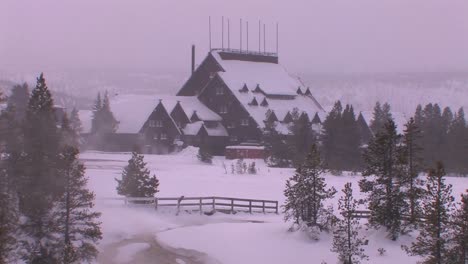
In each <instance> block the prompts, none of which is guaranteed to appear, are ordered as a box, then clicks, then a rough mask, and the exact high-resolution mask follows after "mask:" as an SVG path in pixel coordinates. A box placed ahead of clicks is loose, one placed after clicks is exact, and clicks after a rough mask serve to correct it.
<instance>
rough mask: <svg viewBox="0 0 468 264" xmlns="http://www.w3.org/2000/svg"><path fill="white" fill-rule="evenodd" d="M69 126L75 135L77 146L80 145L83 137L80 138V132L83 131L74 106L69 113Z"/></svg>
mask: <svg viewBox="0 0 468 264" xmlns="http://www.w3.org/2000/svg"><path fill="white" fill-rule="evenodd" d="M70 128H71V129H72V130H73V131H74V133H75V134H76V135H77V138H76V141H77V143H78V145H77V146H78V147H79V146H81V144H82V143H83V139H82V138H81V133H82V132H83V125H82V124H81V120H80V116H79V114H78V110H77V109H76V108H73V110H72V111H71V113H70Z"/></svg>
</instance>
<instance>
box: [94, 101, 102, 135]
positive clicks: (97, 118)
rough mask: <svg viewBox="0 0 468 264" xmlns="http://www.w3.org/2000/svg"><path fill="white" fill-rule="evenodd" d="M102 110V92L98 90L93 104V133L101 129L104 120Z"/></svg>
mask: <svg viewBox="0 0 468 264" xmlns="http://www.w3.org/2000/svg"><path fill="white" fill-rule="evenodd" d="M101 110H102V99H101V93H99V92H98V94H97V97H96V100H95V102H94V105H93V119H92V121H91V123H92V124H91V133H92V134H95V133H97V132H98V131H99V130H100V129H99V126H100V124H101V122H102V118H101Z"/></svg>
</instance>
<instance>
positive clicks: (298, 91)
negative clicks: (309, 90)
mask: <svg viewBox="0 0 468 264" xmlns="http://www.w3.org/2000/svg"><path fill="white" fill-rule="evenodd" d="M296 93H297V94H300V95H303V93H302V89H301V87H297V92H296Z"/></svg>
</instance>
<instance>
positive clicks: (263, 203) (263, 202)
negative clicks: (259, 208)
mask: <svg viewBox="0 0 468 264" xmlns="http://www.w3.org/2000/svg"><path fill="white" fill-rule="evenodd" d="M262 205H263V213H265V201H262Z"/></svg>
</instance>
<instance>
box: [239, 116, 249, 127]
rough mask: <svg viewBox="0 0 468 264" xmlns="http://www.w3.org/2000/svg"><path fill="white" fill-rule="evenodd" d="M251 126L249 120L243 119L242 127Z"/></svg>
mask: <svg viewBox="0 0 468 264" xmlns="http://www.w3.org/2000/svg"><path fill="white" fill-rule="evenodd" d="M248 125H249V119H247V118H244V119H241V126H248Z"/></svg>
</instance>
